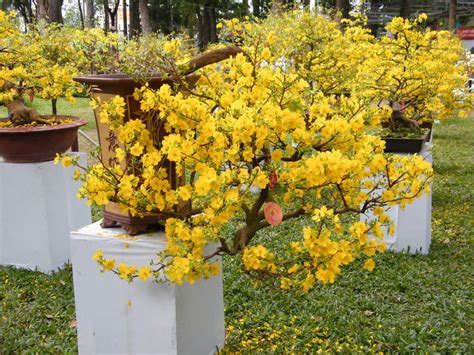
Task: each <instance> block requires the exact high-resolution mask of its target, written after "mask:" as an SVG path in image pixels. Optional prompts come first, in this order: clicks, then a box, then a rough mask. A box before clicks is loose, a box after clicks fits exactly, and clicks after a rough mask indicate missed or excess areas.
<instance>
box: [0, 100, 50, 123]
mask: <svg viewBox="0 0 474 355" xmlns="http://www.w3.org/2000/svg"><path fill="white" fill-rule="evenodd" d="M5 106H6V107H7V110H8V118H9V119H10V121H11V122H12V124H13V125H14V126H19V125H24V124H30V123H34V122H37V123H47V122H48V121H47V120H45V119H43V118H41V117H40V115H39V114H38V111H36V110H35V109H34V108H29V107H26V106H25V103H24V102H23V100H22V99H16V100H13V101H11V102H9V103H7V104H6V105H5Z"/></svg>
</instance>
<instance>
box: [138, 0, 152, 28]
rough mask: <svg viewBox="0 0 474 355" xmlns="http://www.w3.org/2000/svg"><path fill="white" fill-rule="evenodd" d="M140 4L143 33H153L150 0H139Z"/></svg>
mask: <svg viewBox="0 0 474 355" xmlns="http://www.w3.org/2000/svg"><path fill="white" fill-rule="evenodd" d="M138 6H139V8H140V23H141V25H142V32H143V34H145V35H146V34H147V33H152V32H153V29H152V27H151V21H150V14H149V13H148V1H147V0H138Z"/></svg>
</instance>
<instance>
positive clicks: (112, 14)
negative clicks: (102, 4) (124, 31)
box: [107, 0, 120, 32]
mask: <svg viewBox="0 0 474 355" xmlns="http://www.w3.org/2000/svg"><path fill="white" fill-rule="evenodd" d="M119 5H120V0H115V2H114V7H113V8H112V9H111V8H110V7H109V5H108V3H107V12H108V13H109V19H110V30H111V31H112V32H117V28H118V25H117V13H118V8H119Z"/></svg>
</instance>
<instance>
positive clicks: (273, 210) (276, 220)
mask: <svg viewBox="0 0 474 355" xmlns="http://www.w3.org/2000/svg"><path fill="white" fill-rule="evenodd" d="M263 214H264V215H265V220H266V221H267V222H268V223H270V224H271V225H272V226H277V225H279V224H280V223H281V221H282V220H283V211H282V210H281V207H280V205H279V204H278V203H275V202H268V203H266V204H265V207H264V208H263Z"/></svg>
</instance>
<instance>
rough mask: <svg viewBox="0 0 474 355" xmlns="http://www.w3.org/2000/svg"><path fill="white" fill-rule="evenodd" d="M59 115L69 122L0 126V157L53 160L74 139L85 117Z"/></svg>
mask: <svg viewBox="0 0 474 355" xmlns="http://www.w3.org/2000/svg"><path fill="white" fill-rule="evenodd" d="M43 117H44V118H52V117H53V116H43ZM59 118H65V119H68V120H72V122H68V123H64V124H59V125H55V126H39V127H21V128H5V127H3V128H0V158H1V159H3V161H4V162H8V163H35V162H43V161H49V160H53V159H54V157H55V156H56V153H60V154H61V153H64V152H65V151H66V150H68V149H69V148H70V147H71V146H72V145H73V144H74V142H75V141H76V139H77V131H78V129H79V127H81V126H84V125H85V124H87V121H86V120H84V119H81V118H77V117H71V116H59Z"/></svg>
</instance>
